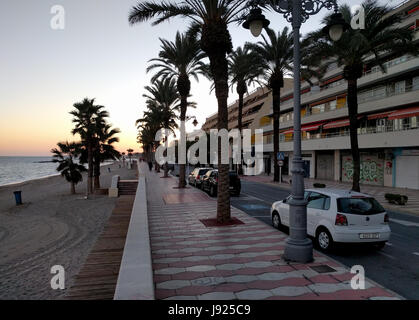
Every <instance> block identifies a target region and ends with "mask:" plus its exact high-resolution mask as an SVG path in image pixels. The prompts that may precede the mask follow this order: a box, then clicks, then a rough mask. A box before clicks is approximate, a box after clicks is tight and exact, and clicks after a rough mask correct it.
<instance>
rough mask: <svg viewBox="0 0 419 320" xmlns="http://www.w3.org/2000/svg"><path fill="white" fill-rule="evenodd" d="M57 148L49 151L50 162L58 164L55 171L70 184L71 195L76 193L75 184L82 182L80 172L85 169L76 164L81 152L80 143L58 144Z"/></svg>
mask: <svg viewBox="0 0 419 320" xmlns="http://www.w3.org/2000/svg"><path fill="white" fill-rule="evenodd" d="M57 146H58V148H54V149H52V150H51V152H52V153H53V160H52V162H57V163H59V165H58V167H57V171H59V172H61V175H62V176H63V177H64V178H65V179H66V180H67V181H68V182H70V184H71V194H75V193H76V184H78V183H79V182H81V181H82V180H83V176H82V172H84V171H86V168H85V167H84V166H83V165H82V164H79V163H77V162H75V161H76V160H77V158H78V157H79V155H80V152H81V146H80V143H76V142H68V141H67V142H59V143H57Z"/></svg>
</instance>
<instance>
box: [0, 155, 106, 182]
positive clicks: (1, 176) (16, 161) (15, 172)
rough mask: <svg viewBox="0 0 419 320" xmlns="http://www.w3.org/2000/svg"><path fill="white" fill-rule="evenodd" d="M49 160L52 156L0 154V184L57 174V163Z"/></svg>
mask: <svg viewBox="0 0 419 320" xmlns="http://www.w3.org/2000/svg"><path fill="white" fill-rule="evenodd" d="M51 161H52V157H4V156H0V186H4V185H8V184H14V183H20V182H25V181H28V180H34V179H40V178H46V177H50V176H56V175H59V174H60V173H59V172H58V171H57V167H58V163H53V162H51ZM111 163H112V162H111Z"/></svg>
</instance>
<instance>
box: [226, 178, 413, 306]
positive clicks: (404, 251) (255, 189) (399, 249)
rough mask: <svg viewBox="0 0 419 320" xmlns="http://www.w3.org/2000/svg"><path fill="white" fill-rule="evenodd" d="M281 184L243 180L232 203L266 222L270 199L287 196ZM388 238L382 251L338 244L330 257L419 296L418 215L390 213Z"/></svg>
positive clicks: (407, 294) (403, 292)
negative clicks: (362, 268) (277, 185)
mask: <svg viewBox="0 0 419 320" xmlns="http://www.w3.org/2000/svg"><path fill="white" fill-rule="evenodd" d="M289 193H290V192H289V190H286V189H281V188H280V187H276V186H271V185H266V184H262V183H256V182H247V181H243V180H242V194H241V195H240V197H231V204H232V205H233V206H234V207H236V208H238V209H240V210H242V211H244V212H246V213H247V214H249V215H251V216H253V217H255V218H257V219H259V220H261V221H263V222H265V223H267V224H269V225H272V223H271V217H270V207H271V205H272V203H273V202H275V201H278V200H282V199H284V198H286V197H287V196H288V195H289ZM389 215H390V228H391V231H392V234H391V238H390V241H389V242H388V243H387V245H386V246H385V247H384V248H383V249H382V250H375V249H371V248H368V247H367V248H365V247H360V246H350V245H345V246H339V247H338V248H337V249H336V250H335V251H334V252H333V253H330V254H328V255H329V256H330V257H332V258H334V259H335V260H338V261H339V262H341V263H343V264H344V265H346V266H348V267H352V266H354V265H362V266H363V267H364V269H365V275H366V276H367V277H368V278H370V279H372V280H374V281H376V282H377V283H379V284H381V285H383V286H384V287H386V288H388V289H390V290H393V291H394V292H396V293H398V294H400V295H401V296H403V297H405V298H406V299H419V216H414V215H408V214H404V213H398V212H389Z"/></svg>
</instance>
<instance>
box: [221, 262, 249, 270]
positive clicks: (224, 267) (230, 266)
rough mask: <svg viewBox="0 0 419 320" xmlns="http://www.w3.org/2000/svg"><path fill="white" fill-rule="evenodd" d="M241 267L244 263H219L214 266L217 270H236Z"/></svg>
mask: <svg viewBox="0 0 419 320" xmlns="http://www.w3.org/2000/svg"><path fill="white" fill-rule="evenodd" d="M243 267H244V265H242V264H238V263H227V264H219V265H217V266H216V268H217V269H218V270H238V269H241V268H243Z"/></svg>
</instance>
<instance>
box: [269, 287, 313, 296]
mask: <svg viewBox="0 0 419 320" xmlns="http://www.w3.org/2000/svg"><path fill="white" fill-rule="evenodd" d="M270 291H271V292H272V295H274V296H286V297H296V296H300V295H302V294H304V293H311V291H310V289H308V288H307V287H279V288H276V289H272V290H270Z"/></svg>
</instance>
